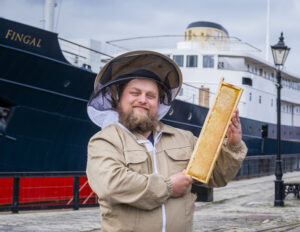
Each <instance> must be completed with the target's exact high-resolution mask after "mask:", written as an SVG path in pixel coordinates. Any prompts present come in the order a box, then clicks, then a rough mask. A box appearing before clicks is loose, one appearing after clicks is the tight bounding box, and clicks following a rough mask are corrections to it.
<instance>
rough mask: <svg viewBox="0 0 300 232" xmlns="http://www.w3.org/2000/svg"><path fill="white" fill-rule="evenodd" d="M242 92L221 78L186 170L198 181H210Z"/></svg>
mask: <svg viewBox="0 0 300 232" xmlns="http://www.w3.org/2000/svg"><path fill="white" fill-rule="evenodd" d="M242 92H243V89H242V88H240V87H237V86H234V85H231V84H228V83H224V78H222V79H221V81H220V84H219V88H218V92H217V94H216V96H215V99H214V103H213V104H212V106H211V108H210V109H209V111H208V114H207V116H206V119H205V122H204V125H203V128H202V130H201V133H200V135H199V138H198V140H197V144H196V146H195V148H194V151H193V154H192V157H191V159H190V162H189V164H188V167H187V171H186V174H187V175H190V176H192V178H194V179H196V180H197V181H200V182H202V183H205V184H207V183H208V181H209V179H210V176H211V174H212V171H213V169H214V166H215V163H216V160H217V158H218V155H219V152H220V149H221V147H222V144H223V140H224V138H225V135H226V132H227V129H228V127H229V123H230V121H231V118H232V114H233V112H234V110H235V109H236V107H237V105H238V103H239V100H240V98H241V95H242Z"/></svg>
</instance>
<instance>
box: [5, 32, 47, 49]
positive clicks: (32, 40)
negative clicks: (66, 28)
mask: <svg viewBox="0 0 300 232" xmlns="http://www.w3.org/2000/svg"><path fill="white" fill-rule="evenodd" d="M5 39H10V40H13V41H17V42H21V43H23V44H26V45H29V46H34V47H37V48H40V47H41V42H42V39H40V38H37V37H33V36H31V35H26V34H23V33H18V32H15V31H13V30H12V29H8V30H7V33H6V35H5Z"/></svg>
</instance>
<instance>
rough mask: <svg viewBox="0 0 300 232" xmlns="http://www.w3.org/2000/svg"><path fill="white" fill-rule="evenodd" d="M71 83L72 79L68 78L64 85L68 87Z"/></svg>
mask: <svg viewBox="0 0 300 232" xmlns="http://www.w3.org/2000/svg"><path fill="white" fill-rule="evenodd" d="M70 84H71V81H69V80H67V81H65V82H64V87H65V88H67V87H68V86H69V85H70Z"/></svg>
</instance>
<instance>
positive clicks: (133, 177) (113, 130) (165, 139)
mask: <svg viewBox="0 0 300 232" xmlns="http://www.w3.org/2000/svg"><path fill="white" fill-rule="evenodd" d="M181 84H182V77H181V72H180V70H179V68H178V67H177V65H176V64H175V63H174V62H173V61H172V60H171V59H169V58H168V57H166V56H163V55H161V54H159V53H156V52H149V51H137V52H130V53H126V54H123V55H121V56H119V57H116V58H114V59H113V60H111V61H110V62H109V63H108V64H107V65H106V66H105V67H104V68H103V69H102V70H101V72H100V73H99V74H98V76H97V78H96V81H95V91H94V94H93V95H92V97H91V99H90V101H89V104H88V114H89V116H90V118H91V119H92V121H93V122H95V123H96V124H97V125H99V126H100V127H102V131H100V132H99V133H97V134H95V135H94V136H93V137H92V138H91V140H90V142H89V145H88V163H87V176H88V180H89V184H90V186H91V188H92V189H93V191H94V192H95V193H96V194H97V195H98V198H99V203H100V211H101V216H102V221H101V225H102V230H103V231H109V232H112V231H138V232H143V231H151V232H153V231H154V232H156V231H168V232H177V231H178V232H183V231H192V221H193V212H194V201H195V199H196V196H195V195H194V194H192V193H191V191H190V190H191V184H192V182H193V181H192V179H191V177H190V176H187V175H185V173H184V169H185V168H186V167H187V164H188V161H189V159H190V156H191V154H192V152H193V149H194V146H195V144H196V140H197V138H195V137H194V136H193V135H192V133H190V132H188V131H184V130H180V129H176V128H173V127H171V126H167V125H165V124H163V123H161V122H160V121H159V120H160V119H161V118H162V117H163V116H164V115H165V114H166V113H167V112H168V110H169V108H170V104H171V102H172V101H173V100H174V98H175V96H176V95H177V93H178V92H179V90H180V87H181ZM227 135H228V139H226V140H225V142H224V144H223V147H222V149H221V152H220V155H219V158H218V160H217V163H216V166H215V169H214V171H213V174H212V178H211V179H210V181H209V184H208V186H209V187H217V186H224V185H226V183H227V182H228V181H229V180H231V179H232V178H233V177H234V176H235V174H236V173H237V171H238V169H239V167H240V165H241V162H242V160H243V159H244V157H245V155H246V152H247V148H246V146H245V144H244V143H243V142H242V141H241V125H240V122H239V118H238V111H236V112H235V113H234V116H233V118H232V122H231V124H230V127H229V129H228V133H227Z"/></svg>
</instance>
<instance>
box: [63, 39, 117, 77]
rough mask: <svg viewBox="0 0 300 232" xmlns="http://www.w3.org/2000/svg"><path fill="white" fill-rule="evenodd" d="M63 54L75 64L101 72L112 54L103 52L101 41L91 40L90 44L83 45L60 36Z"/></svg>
mask: <svg viewBox="0 0 300 232" xmlns="http://www.w3.org/2000/svg"><path fill="white" fill-rule="evenodd" d="M58 41H59V43H60V46H61V49H62V52H63V55H64V56H65V58H66V59H67V60H68V61H69V62H70V63H71V64H73V65H75V66H77V67H81V68H85V69H88V70H91V71H93V72H99V70H100V69H101V68H102V67H103V66H104V65H105V63H106V62H107V61H108V60H110V59H111V58H113V56H112V55H109V54H107V53H104V52H101V51H100V50H101V43H100V42H99V41H94V40H90V41H89V42H90V46H91V47H87V46H83V45H81V44H79V43H75V42H73V41H70V40H66V39H63V38H58Z"/></svg>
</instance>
